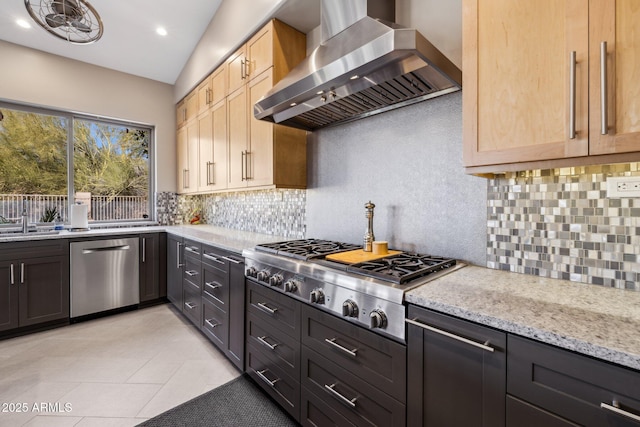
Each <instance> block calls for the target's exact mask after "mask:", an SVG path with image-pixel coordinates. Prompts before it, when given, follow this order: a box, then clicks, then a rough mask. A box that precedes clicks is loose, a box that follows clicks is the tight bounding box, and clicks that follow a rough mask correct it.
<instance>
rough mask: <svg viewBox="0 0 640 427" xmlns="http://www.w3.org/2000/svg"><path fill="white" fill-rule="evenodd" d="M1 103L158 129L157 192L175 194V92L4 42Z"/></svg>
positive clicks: (0, 47)
mask: <svg viewBox="0 0 640 427" xmlns="http://www.w3.org/2000/svg"><path fill="white" fill-rule="evenodd" d="M0 60H1V63H2V65H1V66H0V98H1V99H4V100H7V101H16V102H20V103H26V104H30V105H36V106H44V107H51V108H55V109H61V110H66V111H74V112H80V113H86V114H92V115H97V116H103V117H110V118H117V119H123V120H129V121H132V122H140V123H145V124H150V125H154V126H155V129H156V135H155V136H156V141H155V143H156V145H155V153H156V170H157V171H158V173H157V174H156V175H157V176H156V190H157V191H175V189H176V152H175V133H176V127H175V121H176V118H175V106H174V102H173V86H171V85H168V84H165V83H160V82H157V81H153V80H149V79H145V78H141V77H136V76H133V75H130V74H125V73H121V72H119V71H113V70H109V69H106V68H102V67H97V66H94V65H90V64H87V63H84V62H79V61H76V60H72V59H67V58H63V57H60V56H57V55H51V54H48V53H44V52H42V51H38V50H34V49H30V48H26V47H22V46H19V45H16V44H12V43H8V42H5V41H2V40H0Z"/></svg>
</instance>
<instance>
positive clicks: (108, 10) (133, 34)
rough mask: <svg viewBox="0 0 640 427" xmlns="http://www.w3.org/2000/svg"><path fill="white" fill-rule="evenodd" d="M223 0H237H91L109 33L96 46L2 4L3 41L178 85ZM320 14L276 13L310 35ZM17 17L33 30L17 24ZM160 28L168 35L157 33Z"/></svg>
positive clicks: (294, 6)
mask: <svg viewBox="0 0 640 427" xmlns="http://www.w3.org/2000/svg"><path fill="white" fill-rule="evenodd" d="M222 1H233V0H180V1H179V2H176V1H175V0H126V1H113V0H90V3H91V5H92V6H93V7H94V8H95V9H96V11H97V12H98V13H99V14H100V17H101V18H102V21H103V23H104V34H103V36H102V38H101V39H100V40H98V41H97V42H95V43H92V44H86V45H74V44H71V43H68V42H66V41H64V40H60V39H58V38H56V37H54V36H52V35H50V34H49V33H47V32H46V31H45V30H44V29H42V28H40V27H39V26H38V25H37V24H36V23H35V22H34V21H33V20H32V19H31V17H30V16H29V14H28V13H27V11H26V8H25V4H24V0H2V7H3V9H2V13H0V40H5V41H8V42H11V43H15V44H19V45H22V46H27V47H30V48H34V49H38V50H42V51H45V52H49V53H52V54H55V55H59V56H64V57H67V58H72V59H76V60H79V61H83V62H88V63H90V64H95V65H99V66H102V67H106V68H110V69H114V70H117V71H122V72H125V73H129V74H133V75H137V76H141V77H146V78H149V79H152V80H157V81H160V82H164V83H169V84H174V83H175V81H176V79H177V77H178V75H179V74H180V71H181V70H182V68H183V67H184V65H185V63H186V62H187V60H188V59H189V56H190V55H191V52H192V51H193V49H194V47H195V46H196V45H197V43H198V41H199V40H200V38H201V37H202V34H203V33H204V31H205V29H206V28H207V26H208V25H209V22H210V21H211V19H212V17H213V16H214V14H215V13H216V11H217V10H218V8H219V6H220V3H221V2H222ZM319 16H320V10H319V0H288V1H287V3H286V4H285V5H284V6H283V7H282V8H281V9H280V10H279V11H278V15H277V17H278V18H280V19H282V20H283V21H285V22H287V23H289V24H290V25H292V26H294V27H296V28H298V29H299V30H300V31H303V32H305V33H306V32H308V31H309V30H311V29H312V28H314V27H315V26H317V25H318V24H319V22H320V19H319ZM18 19H23V20H25V21H27V22H29V23H30V24H32V26H31V28H28V29H25V28H22V27H20V26H18V25H17V23H16V20H18ZM160 26H161V27H164V28H165V29H166V30H167V33H168V34H167V35H166V36H160V35H159V34H157V33H156V28H157V27H160Z"/></svg>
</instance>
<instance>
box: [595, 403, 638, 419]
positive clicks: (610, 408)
mask: <svg viewBox="0 0 640 427" xmlns="http://www.w3.org/2000/svg"><path fill="white" fill-rule="evenodd" d="M612 403H613V404H612V405H609V404H608V403H604V402H602V403H600V407H601V408H602V409H606V410H607V411H611V412H614V413H616V414H618V415H622V416H623V417H627V418H630V419H632V420H634V421H637V422H640V416H639V415H636V414H632V413H631V412H629V411H625V410H624V409H620V408H619V406H620V404H619V403H618V401H617V400H614V401H613V402H612Z"/></svg>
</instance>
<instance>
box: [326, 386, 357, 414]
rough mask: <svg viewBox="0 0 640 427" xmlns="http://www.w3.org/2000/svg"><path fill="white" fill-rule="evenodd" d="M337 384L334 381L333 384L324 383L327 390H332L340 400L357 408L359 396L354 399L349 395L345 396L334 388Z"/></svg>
mask: <svg viewBox="0 0 640 427" xmlns="http://www.w3.org/2000/svg"><path fill="white" fill-rule="evenodd" d="M335 386H336V385H335V383H334V384H331V385H328V384H325V385H324V388H326V389H327V390H329V392H330V393H331V394H332V395H333V396H335V397H337V398H338V400H340V401H341V402H344V403H346V404H347V405H349V406H351V407H352V408H355V407H356V400H357V399H358V398H357V397H354V398H353V399H349V398H347V397H344V396H343V395H342V394H340V393H338V392H337V391H336V390H335V389H334V387H335Z"/></svg>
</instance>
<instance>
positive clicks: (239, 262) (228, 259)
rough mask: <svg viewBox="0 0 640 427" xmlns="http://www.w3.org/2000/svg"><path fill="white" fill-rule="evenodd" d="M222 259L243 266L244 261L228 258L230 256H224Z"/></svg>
mask: <svg viewBox="0 0 640 427" xmlns="http://www.w3.org/2000/svg"><path fill="white" fill-rule="evenodd" d="M222 259H226V260H227V261H229V262H232V263H234V264H242V261H240V260H238V259H235V258H231V257H228V256H223V257H222Z"/></svg>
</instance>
